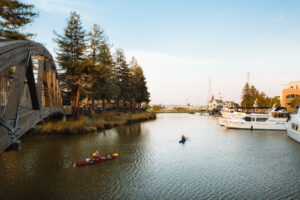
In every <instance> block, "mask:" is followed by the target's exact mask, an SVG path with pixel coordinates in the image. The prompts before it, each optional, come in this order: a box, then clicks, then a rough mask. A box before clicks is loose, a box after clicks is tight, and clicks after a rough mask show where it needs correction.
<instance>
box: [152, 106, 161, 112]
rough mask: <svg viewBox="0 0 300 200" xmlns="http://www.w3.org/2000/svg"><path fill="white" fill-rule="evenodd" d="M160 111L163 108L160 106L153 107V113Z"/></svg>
mask: <svg viewBox="0 0 300 200" xmlns="http://www.w3.org/2000/svg"><path fill="white" fill-rule="evenodd" d="M159 109H161V106H160V105H153V106H152V110H153V112H156V111H158V110H159Z"/></svg>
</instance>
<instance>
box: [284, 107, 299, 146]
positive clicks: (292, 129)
mask: <svg viewBox="0 0 300 200" xmlns="http://www.w3.org/2000/svg"><path fill="white" fill-rule="evenodd" d="M286 132H287V134H288V136H289V137H290V138H292V139H294V140H296V141H297V142H299V143H300V108H299V106H298V113H297V114H293V115H291V120H289V122H288V123H287V124H286Z"/></svg>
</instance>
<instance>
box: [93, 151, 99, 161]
mask: <svg viewBox="0 0 300 200" xmlns="http://www.w3.org/2000/svg"><path fill="white" fill-rule="evenodd" d="M93 159H94V160H99V159H100V155H99V151H98V150H96V152H95V153H93Z"/></svg>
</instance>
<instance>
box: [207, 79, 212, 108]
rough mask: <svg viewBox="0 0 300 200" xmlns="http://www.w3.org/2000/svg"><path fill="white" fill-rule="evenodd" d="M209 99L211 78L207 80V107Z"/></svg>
mask: <svg viewBox="0 0 300 200" xmlns="http://www.w3.org/2000/svg"><path fill="white" fill-rule="evenodd" d="M210 97H211V77H209V80H208V93H207V105H208V103H209V100H210Z"/></svg>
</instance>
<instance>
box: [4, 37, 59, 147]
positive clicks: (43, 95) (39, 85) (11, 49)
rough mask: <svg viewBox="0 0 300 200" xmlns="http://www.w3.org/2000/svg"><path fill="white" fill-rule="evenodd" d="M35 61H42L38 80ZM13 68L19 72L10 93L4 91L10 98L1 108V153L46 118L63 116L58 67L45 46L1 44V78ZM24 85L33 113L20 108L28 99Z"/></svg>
mask: <svg viewBox="0 0 300 200" xmlns="http://www.w3.org/2000/svg"><path fill="white" fill-rule="evenodd" d="M33 58H34V59H38V63H37V66H38V67H37V68H38V73H37V78H36V80H35V77H34V73H33V69H34V68H35V66H34V64H33ZM12 66H15V72H14V76H13V78H12V84H11V86H10V89H9V88H8V87H7V88H6V89H7V91H5V88H2V90H4V92H6V94H8V95H7V97H6V98H7V99H6V103H5V104H3V105H0V106H3V107H4V109H3V112H2V113H0V152H2V151H3V150H5V149H6V148H7V147H9V146H10V145H11V144H13V143H15V142H16V140H17V139H18V138H20V137H21V136H22V135H23V134H24V133H25V132H27V131H28V130H29V129H31V128H32V127H33V126H34V125H35V124H37V123H38V122H40V121H42V120H43V119H44V118H46V117H48V116H50V115H52V114H55V113H63V108H62V98H61V93H60V87H59V81H58V74H57V69H56V65H55V62H54V59H53V58H52V56H51V54H50V53H49V52H48V50H47V49H46V48H45V47H44V46H43V45H41V44H39V43H36V42H31V41H1V40H0V75H1V76H2V75H3V76H4V73H5V72H6V71H7V70H8V69H10V68H11V67H12ZM1 76H0V77H1ZM24 84H27V85H26V87H28V91H29V94H30V95H29V96H28V97H27V98H30V99H27V100H28V101H29V102H31V105H30V106H29V107H30V108H29V109H22V107H21V106H20V105H21V104H20V103H21V98H26V97H24V88H25V86H24ZM3 87H4V86H3ZM0 89H1V85H0ZM1 98H2V97H1V96H0V100H1Z"/></svg>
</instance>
